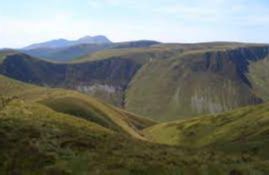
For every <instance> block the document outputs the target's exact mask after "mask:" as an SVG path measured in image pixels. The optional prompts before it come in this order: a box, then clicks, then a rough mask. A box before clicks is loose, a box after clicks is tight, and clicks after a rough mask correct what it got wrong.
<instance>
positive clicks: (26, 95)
mask: <svg viewBox="0 0 269 175" xmlns="http://www.w3.org/2000/svg"><path fill="white" fill-rule="evenodd" d="M0 89H1V92H0V96H1V97H2V98H3V99H4V100H5V99H7V100H8V99H14V98H15V99H16V98H19V99H23V100H26V101H29V102H38V103H41V104H44V105H46V106H48V107H50V108H51V109H53V110H55V111H58V112H61V113H65V114H69V115H73V116H76V117H80V118H84V119H87V120H89V121H93V122H96V123H98V124H99V125H102V126H103V127H106V128H109V129H112V130H114V131H119V132H122V133H126V134H128V135H132V136H134V137H137V138H140V139H143V137H142V136H141V135H140V133H139V132H140V131H139V130H140V129H143V128H145V127H148V126H151V125H153V124H155V122H153V121H151V120H147V119H144V118H141V117H136V118H135V117H133V116H131V114H128V113H126V112H124V111H122V110H119V109H117V108H114V107H112V106H110V105H107V104H104V103H102V102H100V101H98V100H96V99H94V98H92V97H89V96H87V95H83V94H80V93H78V92H75V91H68V90H63V89H50V88H42V87H38V86H34V85H29V84H25V83H22V82H19V81H16V80H11V79H9V78H6V77H4V76H0ZM138 127H139V128H138Z"/></svg>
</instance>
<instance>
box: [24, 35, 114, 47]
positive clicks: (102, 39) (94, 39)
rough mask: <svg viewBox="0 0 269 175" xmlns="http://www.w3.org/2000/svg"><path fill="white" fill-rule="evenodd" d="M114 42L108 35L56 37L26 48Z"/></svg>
mask: <svg viewBox="0 0 269 175" xmlns="http://www.w3.org/2000/svg"><path fill="white" fill-rule="evenodd" d="M107 43H112V42H111V41H110V40H109V39H108V38H107V37H106V36H104V35H97V36H84V37H82V38H79V39H78V40H66V39H63V38H60V39H54V40H50V41H46V42H42V43H37V44H32V45H30V46H27V47H24V48H23V49H24V50H31V49H37V48H61V47H68V46H74V45H79V44H107Z"/></svg>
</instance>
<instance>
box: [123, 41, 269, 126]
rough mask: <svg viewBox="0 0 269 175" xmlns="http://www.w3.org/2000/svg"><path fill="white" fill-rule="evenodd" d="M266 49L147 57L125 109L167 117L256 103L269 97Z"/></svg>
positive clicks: (173, 117)
mask: <svg viewBox="0 0 269 175" xmlns="http://www.w3.org/2000/svg"><path fill="white" fill-rule="evenodd" d="M268 53H269V49H268V47H256V46H255V47H246V48H237V49H228V50H220V51H218V50H217V51H212V50H210V51H208V50H207V51H192V52H187V53H185V54H184V53H183V54H179V55H178V56H175V57H173V58H170V59H163V60H154V61H151V62H149V63H147V64H145V65H144V66H143V67H142V68H141V69H140V70H139V71H138V72H137V74H136V75H135V76H134V78H133V79H132V81H131V83H130V84H129V86H128V89H127V92H126V98H125V108H126V109H127V110H129V111H132V112H134V113H138V114H141V115H144V116H149V117H150V118H153V119H155V120H161V121H169V120H175V119H178V118H184V117H189V116H195V115H199V114H206V113H219V112H224V111H228V110H231V109H234V108H236V107H239V106H245V105H248V104H259V103H261V102H262V101H263V100H266V99H268V88H267V86H266V85H267V84H268V82H269V81H268V79H266V78H264V77H268V74H267V73H268V71H266V70H265V69H266V64H263V62H264V61H263V60H267V56H268ZM256 64H260V65H262V66H263V69H260V68H258V66H259V65H256ZM256 67H257V68H256ZM250 77H251V78H250ZM259 80H260V81H261V80H262V81H263V84H261V83H259V82H258V81H259ZM256 84H257V85H256ZM266 93H267V94H266Z"/></svg>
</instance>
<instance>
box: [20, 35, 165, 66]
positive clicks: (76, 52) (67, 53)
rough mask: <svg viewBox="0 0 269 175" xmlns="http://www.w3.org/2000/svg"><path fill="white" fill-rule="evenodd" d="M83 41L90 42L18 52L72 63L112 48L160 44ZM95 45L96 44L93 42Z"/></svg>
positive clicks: (87, 38) (152, 42) (82, 41)
mask: <svg viewBox="0 0 269 175" xmlns="http://www.w3.org/2000/svg"><path fill="white" fill-rule="evenodd" d="M85 40H90V39H89V37H86V38H83V39H80V40H78V42H74V43H73V44H72V45H71V46H70V45H68V46H65V47H57V48H55V47H53V48H47V47H42V48H34V49H29V50H20V52H23V53H25V54H28V55H30V56H33V57H38V58H43V59H46V60H49V61H72V60H74V59H77V58H83V57H84V56H86V55H89V54H92V53H95V52H98V51H102V50H106V49H113V48H143V47H150V46H152V45H155V44H160V43H159V42H156V41H132V42H120V43H111V42H107V43H97V44H81V43H90V41H88V42H86V41H85ZM94 43H96V42H94Z"/></svg>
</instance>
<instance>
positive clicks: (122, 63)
mask: <svg viewBox="0 0 269 175" xmlns="http://www.w3.org/2000/svg"><path fill="white" fill-rule="evenodd" d="M139 67H140V65H138V64H137V63H135V62H133V61H131V60H126V59H118V58H114V59H108V60H102V61H95V62H88V63H80V64H54V63H49V62H45V61H41V60H37V59H33V58H31V57H29V56H27V55H22V54H16V55H12V56H8V57H7V58H6V59H5V60H4V61H3V63H2V64H1V65H0V71H1V73H2V74H4V75H6V76H9V77H11V78H14V79H17V80H21V81H24V82H29V83H34V84H38V85H43V86H50V87H63V88H70V89H76V90H79V91H81V92H84V93H87V94H91V95H93V96H97V97H101V99H103V100H106V101H108V102H111V103H112V104H114V105H117V106H121V105H122V103H123V94H124V90H125V89H126V87H127V85H128V83H129V81H130V80H131V78H132V77H133V75H134V74H135V73H136V71H137V70H138V69H139Z"/></svg>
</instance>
